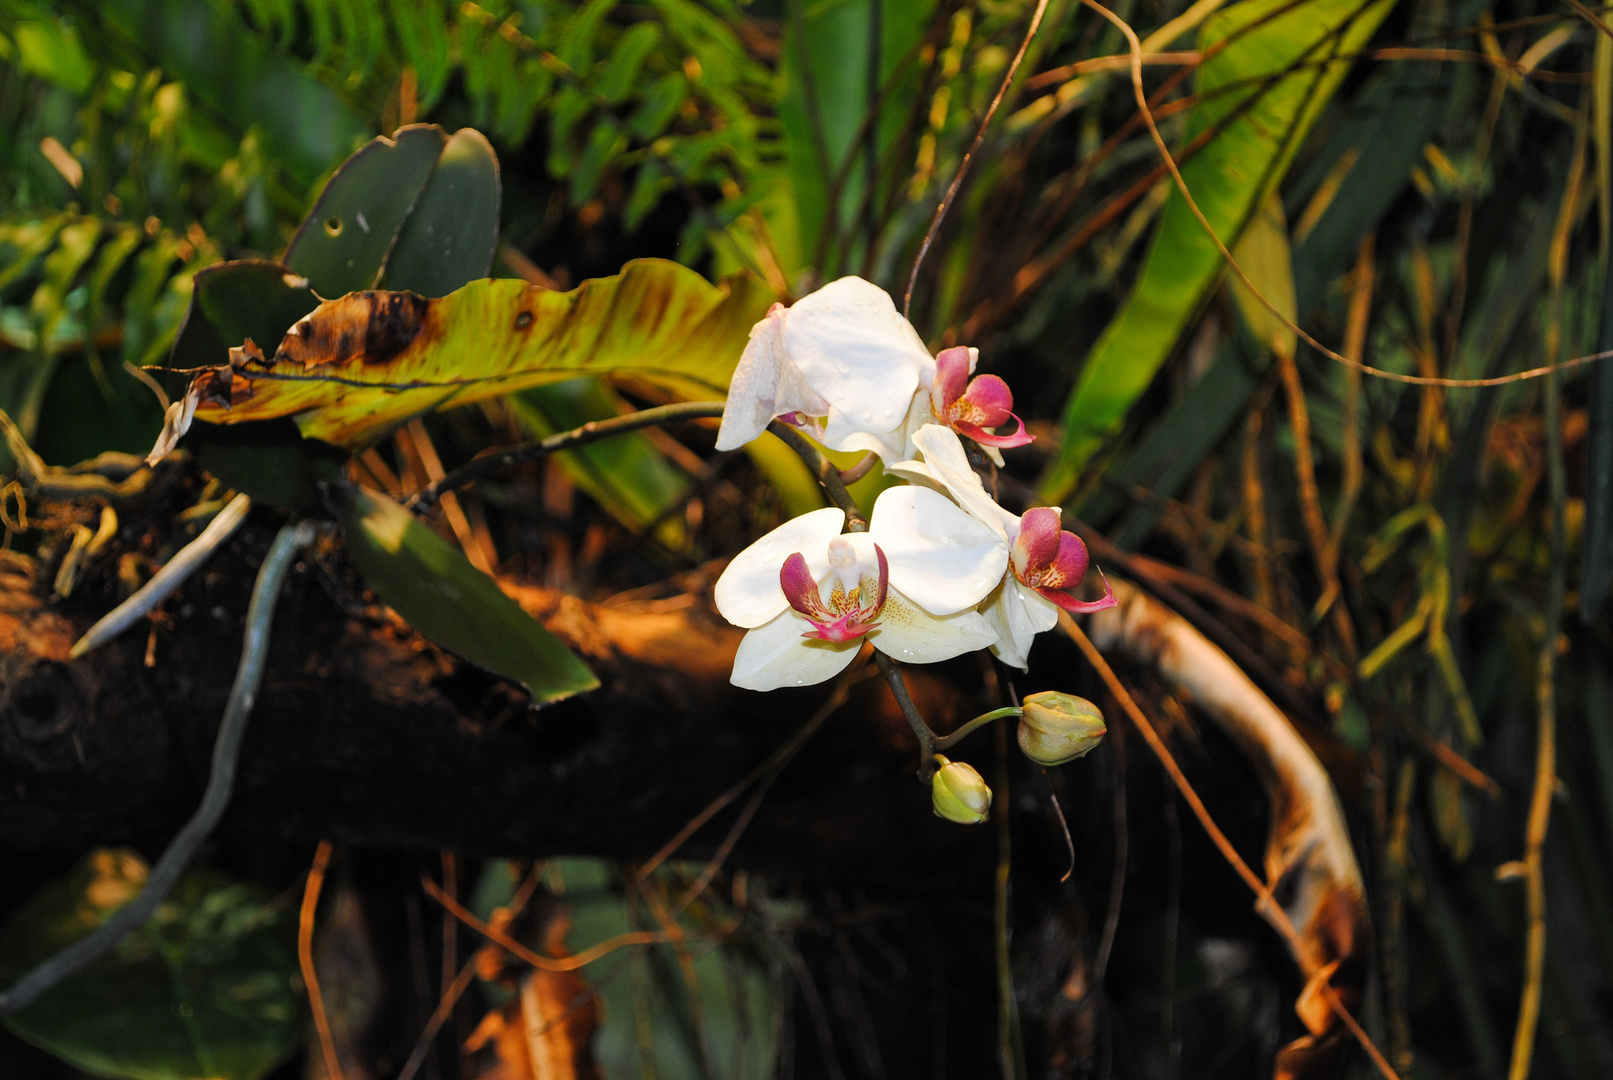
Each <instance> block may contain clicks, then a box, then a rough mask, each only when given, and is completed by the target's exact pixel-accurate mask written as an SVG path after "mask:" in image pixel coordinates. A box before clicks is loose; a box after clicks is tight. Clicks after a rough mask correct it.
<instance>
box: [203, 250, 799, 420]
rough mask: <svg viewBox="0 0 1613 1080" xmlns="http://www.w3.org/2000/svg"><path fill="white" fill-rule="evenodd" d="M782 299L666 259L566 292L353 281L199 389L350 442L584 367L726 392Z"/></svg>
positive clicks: (216, 402) (244, 409)
mask: <svg viewBox="0 0 1613 1080" xmlns="http://www.w3.org/2000/svg"><path fill="white" fill-rule="evenodd" d="M773 299H774V297H773V295H772V294H771V293H770V292H768V291H767V290H766V289H765V288H764V287H762V286H761V285H760V284H759V283H757V282H756V281H754V280H753V279H750V278H745V277H735V278H730V279H729V280H728V281H726V282H724V283H723V284H722V285H720V286H714V285H712V284H710V283H709V282H707V281H706V280H705V279H704V278H702V277H700V276H699V275H698V274H696V273H694V272H693V271H692V270H687V269H685V268H683V267H681V266H678V265H677V264H675V263H669V262H663V261H660V260H656V259H642V260H638V261H635V262H632V263H629V264H628V265H627V267H626V268H625V269H624V270H623V271H622V273H621V274H618V275H616V276H614V277H608V278H596V279H594V280H592V281H587V282H584V283H583V284H582V285H581V286H579V287H578V288H577V289H574V290H573V291H571V292H569V293H560V292H552V291H549V290H546V289H542V288H538V287H536V286H531V285H526V284H524V283H522V282H519V281H511V280H484V281H474V282H471V283H470V284H469V285H466V286H465V287H464V288H462V289H460V290H458V291H457V292H454V293H452V294H450V295H448V296H445V297H442V298H440V299H436V300H427V299H423V298H421V297H419V296H415V295H413V294H410V293H385V292H366V293H354V294H351V295H349V296H346V297H343V298H342V299H339V300H331V301H327V302H326V303H324V304H321V305H320V306H319V307H318V308H317V309H316V310H315V311H314V312H313V313H312V314H311V315H310V316H309V317H308V318H307V319H306V320H304V321H303V322H301V323H299V324H298V325H297V326H296V327H295V329H294V332H293V333H291V334H288V335H287V336H286V338H285V340H284V341H283V342H282V343H281V344H280V347H279V350H278V352H277V353H276V354H275V355H274V356H273V357H269V358H259V357H254V356H252V355H250V354H249V353H247V352H244V351H238V352H236V353H234V354H232V367H231V368H228V369H224V370H222V371H219V372H214V373H209V374H204V375H202V376H199V377H198V380H197V382H195V383H193V384H192V388H191V392H192V393H196V394H198V395H200V396H201V399H202V402H203V404H202V406H201V408H199V409H198V410H197V413H196V418H197V419H198V420H205V421H209V422H213V423H222V424H236V423H243V422H246V421H252V420H269V419H274V418H277V417H282V416H291V417H293V418H294V419H295V420H296V421H297V426H298V427H299V428H300V429H301V430H302V433H303V435H305V436H307V437H309V438H318V439H323V440H325V441H326V442H330V443H334V444H336V445H338V446H345V447H348V448H356V447H359V446H363V445H364V444H366V443H368V442H372V441H374V440H375V439H376V438H378V437H379V436H380V435H381V434H383V433H384V432H386V431H387V430H390V429H391V428H394V427H396V426H398V425H399V424H401V423H403V422H405V421H406V420H408V419H409V418H410V417H413V416H416V415H418V414H420V413H423V412H426V411H429V410H431V409H435V408H441V407H443V406H446V405H449V404H454V405H462V404H466V403H469V402H473V401H478V400H481V399H484V398H488V397H494V396H498V395H501V394H507V393H510V392H512V391H515V390H521V389H524V388H526V387H529V386H537V385H540V384H542V383H545V382H554V381H558V380H560V379H564V378H569V377H574V376H577V375H602V374H609V373H612V372H631V373H633V374H636V375H639V376H641V377H644V378H647V379H651V380H655V379H658V378H670V379H674V380H678V381H679V382H680V385H681V386H684V387H687V386H689V385H690V384H694V385H698V386H704V387H706V388H708V389H707V392H708V393H709V394H712V395H713V396H716V395H718V394H720V392H721V390H722V389H723V388H724V387H726V386H727V384H728V379H729V377H730V375H731V374H732V372H733V369H734V365H735V364H736V363H738V361H739V355H740V353H741V352H742V351H743V350H744V347H745V342H746V341H747V340H748V338H749V334H750V328H751V326H752V325H754V324H755V322H756V321H757V320H758V319H760V318H761V317H762V315H763V314H764V313H765V312H766V310H767V307H768V305H769V304H770V303H772V301H773ZM226 386H228V387H230V388H231V389H229V390H228V391H227V397H215V396H213V395H215V394H220V393H224V387H226ZM231 399H233V400H232V403H231V404H228V405H226V404H225V401H226V400H231Z"/></svg>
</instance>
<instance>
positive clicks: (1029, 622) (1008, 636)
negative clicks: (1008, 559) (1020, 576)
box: [980, 574, 1059, 671]
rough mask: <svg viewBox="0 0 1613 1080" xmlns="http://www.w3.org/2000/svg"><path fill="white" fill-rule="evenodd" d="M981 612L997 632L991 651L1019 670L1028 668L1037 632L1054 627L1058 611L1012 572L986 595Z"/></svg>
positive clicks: (1043, 631)
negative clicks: (1024, 584)
mask: <svg viewBox="0 0 1613 1080" xmlns="http://www.w3.org/2000/svg"><path fill="white" fill-rule="evenodd" d="M980 614H981V615H982V616H984V617H985V620H986V622H987V623H988V624H990V626H991V628H992V629H993V630H995V631H996V632H997V644H995V645H993V646H992V647H991V651H992V652H994V653H996V654H997V658H998V659H1000V660H1001V661H1002V662H1003V663H1005V664H1009V665H1011V666H1013V667H1017V668H1019V669H1020V670H1022V671H1024V670H1028V669H1029V668H1030V650H1031V644H1032V642H1034V641H1035V640H1036V635H1037V634H1041V633H1045V632H1047V631H1048V630H1051V629H1053V627H1054V625H1056V624H1057V623H1058V618H1059V610H1058V608H1057V607H1055V606H1054V605H1053V603H1052V602H1051V601H1049V600H1047V599H1046V598H1044V597H1042V596H1040V595H1038V594H1037V593H1036V592H1035V591H1034V590H1032V589H1027V588H1025V586H1023V585H1021V584H1020V583H1019V582H1018V581H1015V580H1014V577H1013V575H1011V574H1010V575H1008V576H1007V577H1005V578H1004V579H1003V583H1002V585H1001V587H1000V588H998V590H997V591H995V592H993V593H992V594H991V595H990V596H989V597H987V598H986V602H985V603H984V604H982V605H981V607H980Z"/></svg>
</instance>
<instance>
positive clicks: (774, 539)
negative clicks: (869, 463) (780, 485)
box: [715, 506, 872, 630]
mask: <svg viewBox="0 0 1613 1080" xmlns="http://www.w3.org/2000/svg"><path fill="white" fill-rule="evenodd" d="M845 525H846V512H845V511H844V510H840V509H837V508H835V507H832V506H827V507H824V508H823V509H822V510H814V511H812V512H811V513H809V514H802V515H801V516H800V517H798V518H794V519H792V520H790V521H786V522H785V523H784V524H783V525H780V526H779V527H778V528H776V529H774V530H773V531H772V532H770V533H768V534H767V535H766V536H764V537H762V538H761V539H760V540H758V541H756V543H754V544H752V545H751V546H750V547H748V548H746V549H745V550H744V551H741V552H740V553H739V554H738V555H735V556H734V559H733V561H732V562H730V563H729V564H728V568H727V569H726V570H724V571H723V572H722V576H721V577H719V578H718V579H717V586H716V589H715V596H716V601H717V610H718V611H719V612H721V613H722V617H723V618H725V619H727V620H728V621H729V622H731V623H733V624H734V625H735V626H742V627H744V628H745V629H747V630H749V629H751V628H752V627H757V626H761V625H762V624H763V623H765V622H767V621H768V620H769V619H772V618H773V617H774V616H775V615H777V614H778V613H779V612H781V611H783V610H784V609H785V608H787V607H789V601H788V600H786V599H785V597H784V589H783V587H782V586H781V585H780V584H779V570H780V568H781V567H782V566H783V565H784V560H785V559H787V558H788V557H789V556H790V554H791V553H792V552H797V551H799V552H800V553H801V554H802V555H803V556H804V557H805V558H806V565H807V570H808V572H809V573H810V574H811V576H812V579H813V580H814V581H816V580H818V579H819V578H821V577H823V575H824V574H826V573H828V572H829V541H830V540H832V539H834V538H835V537H836V536H839V535H840V530H841V529H843V528H845ZM869 554H870V556H872V552H870V553H869Z"/></svg>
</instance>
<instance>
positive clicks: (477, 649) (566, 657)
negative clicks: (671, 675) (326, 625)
mask: <svg viewBox="0 0 1613 1080" xmlns="http://www.w3.org/2000/svg"><path fill="white" fill-rule="evenodd" d="M350 490H351V494H350V496H349V498H350V499H351V501H350V502H347V503H346V504H344V505H342V506H340V507H338V516H339V518H340V520H341V523H342V530H343V532H344V533H345V534H346V536H347V547H348V551H349V552H350V553H351V554H352V556H353V562H355V563H356V564H358V568H359V570H360V571H362V572H363V574H364V580H365V581H367V582H369V584H370V587H371V588H373V589H374V590H375V591H376V592H377V593H378V594H379V595H380V597H381V599H382V600H385V601H386V602H387V603H388V604H389V605H390V606H391V607H392V609H393V610H394V611H396V612H397V613H398V614H399V615H401V616H403V618H404V619H405V620H407V621H408V623H409V625H411V626H413V627H414V628H415V629H416V630H418V631H419V632H420V633H422V634H424V635H425V636H426V637H428V638H430V639H431V640H432V641H435V642H436V643H437V644H439V645H441V646H442V647H443V648H445V649H448V650H449V651H451V652H453V653H456V654H458V655H459V656H462V657H464V658H465V659H466V660H469V661H470V662H471V663H473V664H476V665H477V666H479V667H483V668H486V669H487V670H488V671H491V672H493V673H494V674H495V675H502V676H503V677H504V678H506V679H513V680H514V681H516V682H519V683H521V684H522V685H523V686H525V687H526V688H527V692H528V693H530V694H531V695H532V701H533V704H535V705H546V704H548V703H549V702H552V701H559V700H560V699H561V698H567V697H571V696H572V695H573V694H580V693H582V692H584V691H586V690H593V689H595V688H596V687H598V686H599V680H598V679H596V678H595V677H594V675H593V673H592V672H590V671H589V670H588V669H587V668H586V667H585V666H583V663H582V661H581V660H578V659H577V657H576V656H574V655H573V654H572V652H571V650H570V649H567V648H566V647H565V645H563V644H562V643H561V642H560V639H559V638H557V637H555V636H554V635H553V634H551V633H549V631H547V630H545V629H544V628H543V627H542V626H541V625H539V623H538V622H537V620H535V619H533V618H532V616H530V615H528V614H527V613H526V612H524V611H522V610H521V608H520V605H518V604H516V602H515V601H514V600H511V599H510V598H509V597H508V596H506V595H504V592H503V591H502V590H501V589H499V587H498V583H497V582H495V581H494V580H493V579H492V578H490V577H488V576H487V575H486V574H484V573H482V572H481V571H480V570H478V569H476V568H475V567H474V566H472V565H471V564H470V561H469V560H468V559H466V558H465V556H464V555H463V554H461V553H460V551H459V549H458V548H456V547H454V546H453V545H452V544H450V543H448V541H446V540H444V539H443V538H442V537H440V536H438V535H437V534H436V533H434V532H432V531H431V530H430V529H429V528H427V527H426V526H425V525H423V524H421V523H420V522H419V521H418V520H416V519H415V517H414V515H413V514H411V513H409V511H407V510H405V509H404V508H403V507H401V506H399V505H398V504H397V503H395V502H393V501H392V500H390V499H388V498H385V497H384V496H379V495H373V494H371V493H369V492H366V491H363V490H361V489H350Z"/></svg>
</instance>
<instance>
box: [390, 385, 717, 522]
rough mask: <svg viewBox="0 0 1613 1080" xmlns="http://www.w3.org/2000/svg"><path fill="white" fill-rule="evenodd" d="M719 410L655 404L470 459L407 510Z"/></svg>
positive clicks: (704, 404)
mask: <svg viewBox="0 0 1613 1080" xmlns="http://www.w3.org/2000/svg"><path fill="white" fill-rule="evenodd" d="M722 411H723V403H722V402H720V401H679V402H674V403H673V404H671V405H658V406H656V407H655V408H653V409H640V410H639V411H637V412H631V413H627V414H625V415H622V416H614V417H612V418H610V419H609V420H591V421H589V422H588V423H586V424H584V425H583V426H582V427H579V428H573V429H571V430H570V431H561V432H557V433H555V434H553V435H550V436H549V437H548V438H546V439H539V440H537V441H536V442H529V443H521V444H519V445H518V446H512V447H510V448H509V449H507V450H501V451H499V452H498V453H494V454H485V455H483V456H482V457H479V458H473V459H472V460H470V461H468V462H466V463H465V464H464V465H461V466H460V467H459V468H457V469H455V470H454V471H453V472H451V473H449V474H448V475H446V476H444V477H443V478H442V479H441V480H438V481H436V482H435V483H432V484H430V485H428V486H426V487H423V488H421V489H420V490H419V491H418V492H416V493H415V495H414V497H413V498H411V499H410V500H409V502H408V504H407V505H408V507H409V509H411V510H420V509H428V508H430V507H431V506H432V505H434V504H435V503H436V501H437V500H438V499H439V498H441V497H442V494H443V492H445V491H456V490H458V489H459V488H462V487H466V486H468V485H470V484H473V483H475V482H476V481H478V480H481V479H483V478H484V477H487V476H491V475H492V474H493V473H496V472H499V471H501V470H503V469H507V468H509V467H510V466H511V465H519V464H520V463H522V462H524V461H536V460H538V459H539V458H543V457H548V456H549V455H550V454H553V453H555V452H556V451H559V450H569V449H571V448H572V447H574V446H584V445H586V444H588V443H591V442H597V441H598V440H600V439H608V438H610V437H611V436H613V435H623V434H626V433H627V432H629V431H637V430H638V429H640V428H647V427H655V426H656V425H659V424H675V423H678V422H679V421H683V420H704V419H709V418H711V417H715V416H721V415H722Z"/></svg>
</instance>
